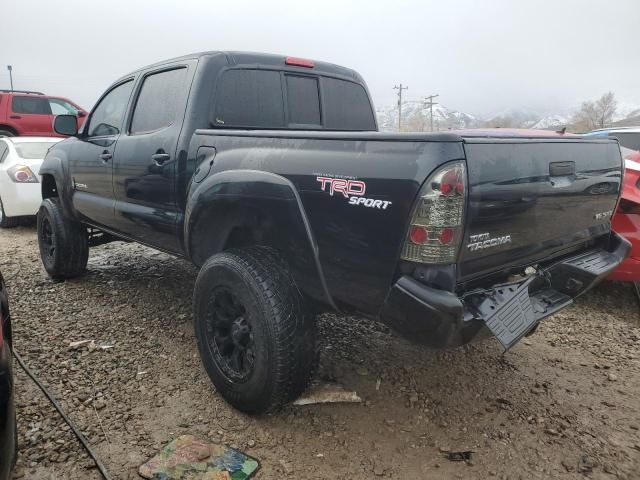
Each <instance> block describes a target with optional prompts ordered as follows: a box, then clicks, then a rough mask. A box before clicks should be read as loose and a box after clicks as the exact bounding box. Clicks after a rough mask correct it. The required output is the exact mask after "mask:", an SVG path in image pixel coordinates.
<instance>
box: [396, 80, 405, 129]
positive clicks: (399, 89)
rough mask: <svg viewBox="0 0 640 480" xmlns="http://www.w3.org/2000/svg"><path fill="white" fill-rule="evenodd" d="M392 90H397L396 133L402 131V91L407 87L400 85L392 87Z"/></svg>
mask: <svg viewBox="0 0 640 480" xmlns="http://www.w3.org/2000/svg"><path fill="white" fill-rule="evenodd" d="M393 89H394V90H398V131H400V130H402V91H403V90H408V89H409V87H405V86H403V85H402V84H400V85H396V86H395V87H393Z"/></svg>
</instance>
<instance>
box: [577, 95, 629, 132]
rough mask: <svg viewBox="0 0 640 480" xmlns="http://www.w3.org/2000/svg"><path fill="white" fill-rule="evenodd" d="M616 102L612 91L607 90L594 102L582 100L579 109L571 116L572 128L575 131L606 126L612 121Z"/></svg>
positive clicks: (616, 105) (616, 106)
mask: <svg viewBox="0 0 640 480" xmlns="http://www.w3.org/2000/svg"><path fill="white" fill-rule="evenodd" d="M617 108H618V102H617V101H616V97H615V95H614V94H613V92H607V93H605V94H604V95H602V96H601V97H600V98H599V99H598V100H596V101H595V102H592V101H587V102H582V105H581V106H580V110H578V112H577V113H576V114H575V116H574V117H573V128H574V129H575V130H577V131H588V130H595V129H596V128H606V127H608V126H610V125H611V124H612V123H613V116H614V115H615V114H616V110H617Z"/></svg>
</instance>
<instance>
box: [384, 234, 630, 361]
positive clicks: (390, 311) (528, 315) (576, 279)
mask: <svg viewBox="0 0 640 480" xmlns="http://www.w3.org/2000/svg"><path fill="white" fill-rule="evenodd" d="M630 248H631V245H630V243H629V242H628V241H627V240H625V239H624V238H622V237H621V236H619V235H617V234H616V233H613V232H612V233H611V237H610V241H609V245H608V247H607V248H594V249H590V250H587V251H585V252H582V253H580V254H578V255H575V256H572V257H570V258H566V259H564V260H562V261H559V262H557V263H553V264H551V265H549V266H545V267H544V268H542V269H540V270H539V273H538V274H537V275H531V276H529V277H526V278H524V279H522V280H520V281H517V282H513V283H508V284H500V285H493V286H491V287H490V288H485V289H479V290H475V291H472V292H467V293H465V294H464V295H462V296H460V297H459V296H457V295H456V294H454V293H451V292H448V291H445V290H438V289H435V288H431V287H428V286H426V285H424V284H422V283H420V282H418V281H417V280H415V279H414V278H412V277H411V276H409V275H405V276H403V277H401V278H400V279H399V280H398V281H397V282H396V284H395V285H394V286H393V287H392V288H391V291H390V292H389V295H388V296H387V299H386V301H385V304H384V306H383V308H382V310H381V312H380V316H381V318H382V319H383V320H384V321H385V322H386V323H388V324H389V325H390V326H391V327H392V328H394V329H395V330H397V331H398V332H400V333H401V334H403V335H404V336H407V337H408V338H410V339H411V340H414V341H416V342H419V343H422V344H425V345H428V346H430V347H433V348H446V347H453V346H457V345H463V344H465V343H469V342H471V341H473V340H476V339H479V338H483V337H487V336H490V335H491V334H493V335H494V336H495V337H496V338H497V339H498V340H499V341H500V343H502V345H503V346H504V347H505V348H506V349H508V348H510V347H512V346H513V345H515V344H516V343H517V342H518V341H519V340H520V339H521V338H522V337H523V336H525V335H526V334H527V333H529V332H530V331H531V330H532V329H534V328H535V326H536V325H537V324H538V322H540V320H542V319H544V318H546V317H548V316H549V315H552V314H553V313H555V312H557V311H558V310H560V309H562V308H564V307H566V306H567V305H569V304H571V303H572V301H573V299H574V298H576V297H577V296H579V295H581V294H583V293H584V292H586V291H587V290H589V289H590V288H591V287H593V286H594V285H595V284H597V283H598V282H600V281H601V280H603V279H604V278H605V277H606V276H607V275H608V274H609V273H610V272H611V271H613V270H614V269H615V268H616V267H617V266H618V265H619V264H620V263H621V262H622V261H623V260H624V259H625V257H626V256H627V255H628V254H629V251H630Z"/></svg>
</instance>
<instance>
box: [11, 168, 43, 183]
mask: <svg viewBox="0 0 640 480" xmlns="http://www.w3.org/2000/svg"><path fill="white" fill-rule="evenodd" d="M7 174H8V175H9V178H10V179H11V180H12V181H13V182H15V183H38V177H36V176H35V175H34V174H33V172H32V171H31V169H30V168H29V167H27V166H26V165H14V166H13V167H10V168H8V169H7Z"/></svg>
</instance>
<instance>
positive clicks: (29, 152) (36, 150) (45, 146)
mask: <svg viewBox="0 0 640 480" xmlns="http://www.w3.org/2000/svg"><path fill="white" fill-rule="evenodd" d="M56 143H57V142H28V143H27V142H25V143H15V144H14V146H15V147H16V152H18V156H19V157H20V158H24V159H26V160H38V159H41V158H44V156H45V155H46V154H47V150H49V148H51V147H52V146H53V145H55V144H56Z"/></svg>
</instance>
